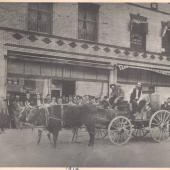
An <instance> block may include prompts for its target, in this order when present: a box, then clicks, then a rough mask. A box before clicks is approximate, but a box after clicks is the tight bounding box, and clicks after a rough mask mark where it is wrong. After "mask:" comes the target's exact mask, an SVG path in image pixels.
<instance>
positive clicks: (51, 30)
mask: <svg viewBox="0 0 170 170" xmlns="http://www.w3.org/2000/svg"><path fill="white" fill-rule="evenodd" d="M40 4H41V5H42V4H50V6H51V7H50V10H49V12H48V11H47V10H44V9H40V8H39V5H40ZM30 5H38V7H36V8H34V9H33V8H30ZM30 11H36V14H37V18H36V25H37V26H36V27H37V28H36V30H33V29H30V26H29V24H30V23H29V22H30ZM40 11H41V13H43V14H44V13H46V15H49V16H48V17H49V19H50V21H49V22H48V23H47V25H49V24H50V30H49V31H48V32H47V31H41V30H40V28H39V23H38V15H39V13H40ZM27 30H28V31H31V32H39V33H44V34H52V33H53V4H52V3H38V2H37V3H28V5H27Z"/></svg>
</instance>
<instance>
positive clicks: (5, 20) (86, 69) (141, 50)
mask: <svg viewBox="0 0 170 170" xmlns="http://www.w3.org/2000/svg"><path fill="white" fill-rule="evenodd" d="M169 9H170V4H157V3H144V4H143V3H139V4H131V3H122V4H119V3H116V4H109V3H93V4H87V3H86V4H83V3H81V4H79V3H68V4H67V3H54V4H48V3H44V4H43V3H41V4H36V3H34V4H31V3H16V4H15V3H1V4H0V42H1V43H0V49H1V55H0V60H1V62H0V68H1V71H0V77H1V81H0V87H1V88H0V97H1V98H4V97H5V96H6V93H7V92H10V93H13V94H19V95H20V94H22V93H25V92H26V91H30V92H32V93H40V94H41V95H43V96H45V95H47V94H48V93H50V94H51V95H52V96H56V97H58V96H61V95H63V96H70V95H74V94H77V95H85V94H90V95H95V96H104V95H107V94H108V93H109V84H110V83H113V82H119V83H121V84H122V87H123V88H124V89H125V90H126V97H127V98H128V97H129V93H130V91H131V89H132V88H133V86H134V84H135V83H136V82H137V81H140V82H142V83H143V84H144V90H145V91H146V92H148V91H155V92H158V93H159V94H160V95H161V99H162V100H164V99H166V98H167V97H169V96H170V95H169V94H168V93H167V92H168V90H170V78H169V74H170V68H169V66H170V57H169V55H170V47H169V44H170V22H169V21H170V13H169Z"/></svg>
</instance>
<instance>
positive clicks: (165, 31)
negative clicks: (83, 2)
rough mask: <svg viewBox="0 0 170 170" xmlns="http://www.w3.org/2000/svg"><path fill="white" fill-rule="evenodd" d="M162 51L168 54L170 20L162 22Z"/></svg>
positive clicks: (169, 48)
mask: <svg viewBox="0 0 170 170" xmlns="http://www.w3.org/2000/svg"><path fill="white" fill-rule="evenodd" d="M161 36H162V53H163V54H165V55H170V22H162V34H161Z"/></svg>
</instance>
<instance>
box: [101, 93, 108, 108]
mask: <svg viewBox="0 0 170 170" xmlns="http://www.w3.org/2000/svg"><path fill="white" fill-rule="evenodd" d="M100 104H101V106H102V107H103V108H104V109H108V108H109V106H110V105H109V98H108V97H107V96H104V97H103V100H102V101H101V103H100Z"/></svg>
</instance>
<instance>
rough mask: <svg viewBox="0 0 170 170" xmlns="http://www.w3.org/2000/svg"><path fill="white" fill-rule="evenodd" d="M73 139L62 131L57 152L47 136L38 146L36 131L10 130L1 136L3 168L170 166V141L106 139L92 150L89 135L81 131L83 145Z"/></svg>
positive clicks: (0, 150) (0, 151)
mask: <svg viewBox="0 0 170 170" xmlns="http://www.w3.org/2000/svg"><path fill="white" fill-rule="evenodd" d="M71 137H72V132H71V131H69V130H62V131H61V132H60V135H59V140H58V144H57V148H56V149H54V148H53V147H52V146H51V145H50V143H49V141H48V139H47V137H46V135H45V134H44V135H43V138H42V141H41V143H40V145H37V144H36V138H37V134H36V130H35V131H33V132H32V130H31V129H24V130H6V132H5V133H4V134H0V166H3V167H4V166H17V167H20V166H24V167H28V166H33V167H42V166H44V167H61V166H62V167H63V166H64V167H67V166H73V167H84V166H88V167H170V140H169V142H165V143H155V142H153V141H152V139H151V138H150V137H149V136H148V137H145V138H143V139H141V140H135V139H131V140H130V141H129V143H128V144H126V145H123V146H115V145H113V144H111V142H110V141H109V139H108V138H107V137H106V139H101V140H96V142H95V146H94V147H93V148H91V147H88V146H87V143H88V136H87V132H85V131H82V132H80V134H79V139H78V140H79V141H80V143H74V144H72V143H71Z"/></svg>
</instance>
